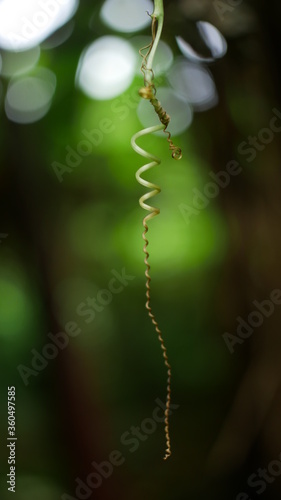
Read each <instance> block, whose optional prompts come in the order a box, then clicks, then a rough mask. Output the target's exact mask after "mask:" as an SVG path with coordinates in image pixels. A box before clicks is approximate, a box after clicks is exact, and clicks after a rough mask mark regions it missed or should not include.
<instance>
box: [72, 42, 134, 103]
mask: <svg viewBox="0 0 281 500" xmlns="http://www.w3.org/2000/svg"><path fill="white" fill-rule="evenodd" d="M135 69H136V54H135V51H134V49H133V48H132V46H131V45H130V43H129V42H127V41H126V40H123V39H122V38H119V37H116V36H104V37H101V38H99V39H98V40H96V41H95V42H94V43H92V44H91V45H90V46H89V47H87V48H86V49H85V50H84V52H83V53H82V55H81V57H80V61H79V64H78V68H77V72H76V85H77V86H78V87H79V88H80V89H81V90H82V91H83V92H84V93H85V94H86V95H87V96H88V97H90V98H92V99H96V100H107V99H112V98H114V97H116V96H118V95H120V94H122V93H123V92H125V90H126V89H127V88H128V87H129V86H130V85H131V83H132V81H133V78H134V75H135Z"/></svg>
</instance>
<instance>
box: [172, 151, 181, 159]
mask: <svg viewBox="0 0 281 500" xmlns="http://www.w3.org/2000/svg"><path fill="white" fill-rule="evenodd" d="M172 158H174V160H181V159H182V151H181V149H180V148H177V149H176V150H175V151H174V152H173V154H172Z"/></svg>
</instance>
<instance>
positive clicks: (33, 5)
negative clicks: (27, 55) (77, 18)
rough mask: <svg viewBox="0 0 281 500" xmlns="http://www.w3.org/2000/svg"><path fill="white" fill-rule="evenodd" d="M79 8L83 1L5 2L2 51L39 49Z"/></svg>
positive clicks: (0, 18)
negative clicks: (37, 46) (39, 45)
mask: <svg viewBox="0 0 281 500" xmlns="http://www.w3.org/2000/svg"><path fill="white" fill-rule="evenodd" d="M78 5H79V0H1V1H0V47H2V48H3V49H6V50H11V51H22V50H27V49H30V48H32V47H35V46H36V45H38V44H40V43H41V42H42V41H43V40H45V39H46V38H48V37H49V36H50V35H51V34H52V33H54V32H55V31H56V30H57V29H58V28H60V27H61V26H63V25H64V24H65V23H66V22H67V21H69V19H71V17H72V16H73V15H74V14H75V12H76V10H77V8H78Z"/></svg>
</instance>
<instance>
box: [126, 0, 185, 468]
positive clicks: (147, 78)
mask: <svg viewBox="0 0 281 500" xmlns="http://www.w3.org/2000/svg"><path fill="white" fill-rule="evenodd" d="M154 3H155V9H154V13H153V14H152V15H151V16H150V17H151V19H152V40H151V43H150V44H149V45H146V46H145V47H143V48H142V49H140V51H139V53H140V55H141V57H142V65H141V71H142V73H143V75H144V86H143V87H142V88H141V89H140V90H139V94H140V96H141V97H142V98H143V99H148V100H149V101H150V102H151V104H152V106H153V108H154V110H155V112H156V114H157V115H158V118H159V120H160V123H161V125H156V126H154V127H149V128H146V129H144V130H141V131H140V132H138V133H136V134H135V135H134V136H133V137H132V140H131V143H132V147H133V149H134V150H135V151H136V152H137V153H138V154H139V155H141V156H143V157H144V158H146V159H148V160H149V163H147V164H146V165H144V166H142V167H141V168H140V169H139V170H138V171H137V173H136V178H137V181H138V182H139V183H140V184H141V185H142V186H144V187H145V188H148V189H150V191H149V192H148V193H145V194H144V195H143V196H141V198H140V200H139V204H140V206H141V207H142V208H143V209H144V210H147V211H148V212H149V214H148V215H146V216H145V217H144V219H143V227H144V231H143V233H142V238H143V240H144V243H145V244H144V247H143V251H144V254H145V259H144V263H145V265H146V270H145V276H146V298H147V301H146V304H145V306H146V309H147V310H148V315H149V317H150V318H151V321H152V323H153V325H154V327H155V331H156V333H157V335H158V339H159V342H160V345H161V349H162V353H163V358H164V362H165V365H166V368H167V397H166V408H165V437H166V452H165V456H164V460H166V459H167V458H168V457H169V456H170V455H171V444H170V432H169V414H170V402H171V366H170V363H169V360H168V356H167V349H166V346H165V343H164V340H163V336H162V332H161V330H160V328H159V325H158V323H157V321H156V319H155V316H154V314H153V312H152V309H151V306H150V301H151V299H150V282H151V277H150V265H149V262H148V259H149V253H148V251H147V247H148V239H147V232H148V225H147V222H148V221H149V220H150V219H152V218H153V217H155V216H156V215H158V214H159V213H160V210H159V209H158V208H156V207H153V206H150V205H148V204H147V203H146V201H147V200H149V199H150V198H153V197H154V196H156V195H157V194H159V193H160V192H161V189H160V187H159V186H157V185H156V184H153V183H151V182H149V181H147V180H145V179H143V178H142V177H141V176H142V174H143V173H144V172H147V171H148V170H150V169H151V168H153V167H155V166H157V165H160V163H161V160H160V159H159V158H157V157H156V156H154V155H152V154H151V153H149V152H147V151H145V150H144V149H142V148H140V147H139V146H138V145H137V143H136V141H137V140H138V139H139V138H140V137H142V136H145V135H148V134H153V133H154V132H158V131H159V130H163V131H164V132H165V133H166V134H167V140H168V143H169V148H170V150H171V151H172V157H173V158H174V159H175V160H180V159H181V158H182V152H181V149H180V148H179V147H177V146H175V145H174V143H173V141H172V140H171V134H170V132H169V131H168V130H167V127H168V125H169V123H170V116H169V115H168V113H167V112H166V111H165V110H164V109H163V107H162V106H161V103H160V101H159V100H158V99H157V97H156V89H155V85H154V83H153V80H154V73H153V69H152V62H153V57H154V53H155V50H156V48H157V45H158V42H159V40H160V36H161V31H162V25H163V16H164V14H163V10H164V9H163V2H162V1H161V0H160V1H155V2H154ZM157 17H158V18H157ZM158 19H159V23H158ZM148 61H149V62H148Z"/></svg>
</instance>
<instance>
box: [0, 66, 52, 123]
mask: <svg viewBox="0 0 281 500" xmlns="http://www.w3.org/2000/svg"><path fill="white" fill-rule="evenodd" d="M55 89H56V76H55V74H54V73H53V72H52V71H50V70H48V69H46V68H37V69H36V71H35V72H34V74H32V75H28V76H22V77H18V78H14V79H12V80H11V81H10V84H9V86H8V90H7V94H6V98H5V111H6V115H7V117H8V118H9V119H10V120H11V121H13V122H16V123H21V124H28V123H34V122H37V121H38V120H40V119H41V118H43V117H44V116H45V115H46V114H47V113H48V111H49V109H50V107H51V104H52V98H53V96H54V93H55Z"/></svg>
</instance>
